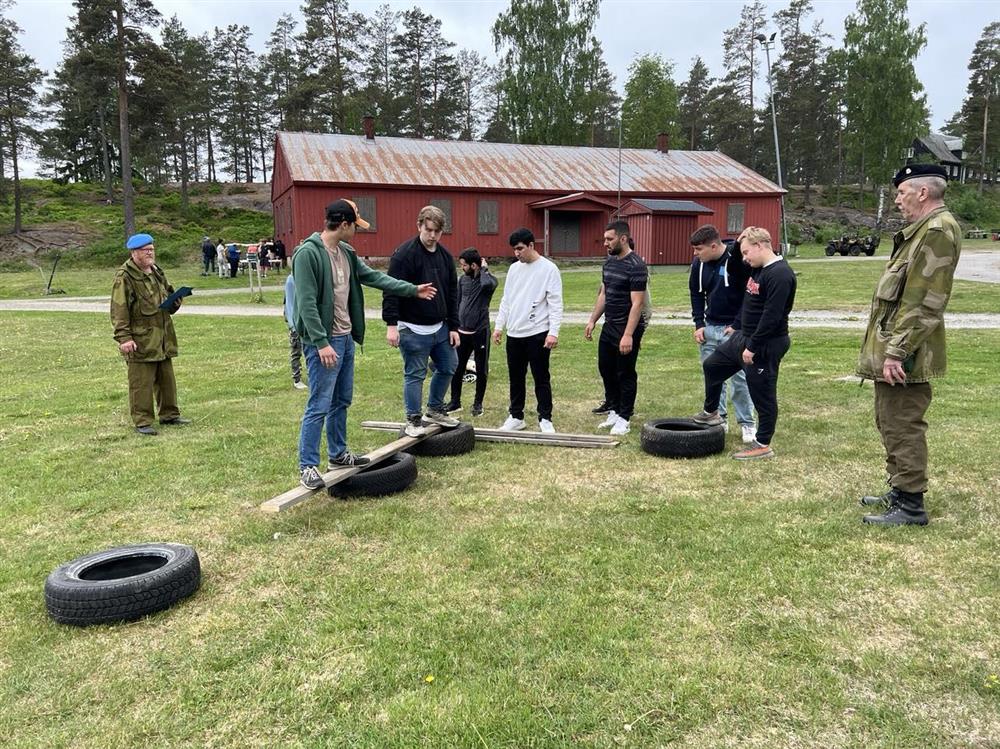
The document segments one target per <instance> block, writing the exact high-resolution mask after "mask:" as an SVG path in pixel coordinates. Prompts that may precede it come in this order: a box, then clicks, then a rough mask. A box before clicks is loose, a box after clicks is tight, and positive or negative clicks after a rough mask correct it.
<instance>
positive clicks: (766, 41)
mask: <svg viewBox="0 0 1000 749" xmlns="http://www.w3.org/2000/svg"><path fill="white" fill-rule="evenodd" d="M777 35H778V32H774V33H773V34H771V37H770V38H768V37H766V36H764V35H763V34H757V36H755V37H754V39H756V40H757V41H758V42H760V46H761V47H763V48H764V54H765V55H766V56H767V86H768V89H770V92H771V97H770V98H771V127H772V129H773V130H774V162H775V165H776V166H777V167H778V187H779V188H780V189H781V190H782V193H781V198H780V200H781V242H780V243H779V246H781V247H782V248H783V249H784V248H789V249H790V245H789V244H788V228H787V227H786V226H785V193H784V189H785V187H784V184H783V183H782V181H781V149H780V148H779V146H778V117H777V115H776V114H775V113H774V80H773V79H772V78H771V50H772V49H773V48H774V37H776V36H777Z"/></svg>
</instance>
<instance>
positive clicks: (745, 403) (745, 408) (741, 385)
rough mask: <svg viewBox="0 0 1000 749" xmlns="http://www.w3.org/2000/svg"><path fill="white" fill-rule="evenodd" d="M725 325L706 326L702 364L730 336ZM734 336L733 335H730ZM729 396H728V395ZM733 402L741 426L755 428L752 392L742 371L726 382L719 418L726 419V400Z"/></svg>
mask: <svg viewBox="0 0 1000 749" xmlns="http://www.w3.org/2000/svg"><path fill="white" fill-rule="evenodd" d="M725 331H726V326H725V325H706V326H705V342H704V343H702V344H701V345H700V352H699V353H700V355H701V362H702V364H704V363H705V359H707V358H708V357H709V356H711V355H712V354H713V353H714V352H715V350H716V349H717V348H719V346H720V345H721V344H722V342H723V341H725V340H726V339H727V338H729V336H727V335H726V334H725ZM730 335H732V333H730ZM726 394H728V396H727V395H726ZM727 399H728V400H730V401H732V404H733V408H734V409H735V410H736V421H737V422H739V423H740V425H741V426H753V401H752V400H750V390H749V389H748V388H747V376H746V374H745V373H744V372H742V371H740V372H738V373H736V374H734V375H733V376H732V377H730V378H729V379H728V380H726V387H725V393H724V394H723V396H722V397H721V398H719V416H721V417H722V418H723V419H725V418H726V400H727Z"/></svg>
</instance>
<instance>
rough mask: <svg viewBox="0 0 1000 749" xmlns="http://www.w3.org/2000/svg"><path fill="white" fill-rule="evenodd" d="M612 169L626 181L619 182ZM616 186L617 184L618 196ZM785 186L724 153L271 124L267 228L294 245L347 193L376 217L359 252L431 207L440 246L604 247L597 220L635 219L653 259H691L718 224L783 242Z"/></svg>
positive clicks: (500, 251)
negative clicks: (525, 241)
mask: <svg viewBox="0 0 1000 749" xmlns="http://www.w3.org/2000/svg"><path fill="white" fill-rule="evenodd" d="M619 175H620V178H619ZM619 183H620V185H621V189H620V192H619ZM781 192H782V191H781V189H780V188H779V187H778V186H777V185H776V184H774V183H773V182H771V181H770V180H768V179H765V178H764V177H762V176H761V175H759V174H757V173H756V172H754V171H752V170H751V169H749V168H747V167H745V166H743V165H742V164H740V163H738V162H736V161H734V160H733V159H731V158H729V157H728V156H726V155H724V154H722V153H720V152H718V151H677V150H671V149H670V148H669V143H668V138H667V136H666V135H661V136H659V137H658V138H657V143H656V148H650V149H634V148H627V149H622V150H621V151H620V152H619V150H618V149H615V148H590V147H575V146H537V145H520V144H511V143H482V142H469V141H444V140H420V139H414V138H389V137H382V136H378V137H376V135H375V130H374V124H373V121H372V120H371V118H365V132H364V133H363V134H362V135H352V134H338V135H328V134H321V133H292V132H279V133H278V134H277V137H276V142H275V148H274V172H273V175H272V183H271V203H272V206H273V211H274V227H275V236H277V237H280V238H281V239H282V240H283V241H284V243H285V245H286V246H287V247H289V248H293V247H295V246H297V245H298V244H299V243H300V242H301V241H302V240H303V239H304V238H305V237H307V236H309V234H311V233H312V232H314V231H318V230H319V229H321V228H322V219H323V211H324V208H325V206H326V205H327V204H328V203H330V202H332V201H333V200H336V199H337V198H341V197H346V198H349V199H351V200H353V201H354V202H355V203H357V205H358V210H359V212H360V214H361V216H362V217H363V218H364V219H365V220H366V221H368V222H369V223H370V224H371V228H370V229H368V230H359V231H358V233H357V235H356V236H355V240H354V247H355V249H357V251H358V254H359V255H362V256H365V257H388V256H389V255H391V254H392V252H393V250H395V249H396V247H398V246H399V245H400V244H401V243H402V242H404V241H405V240H406V239H408V238H410V237H412V236H414V235H415V234H416V231H417V227H416V217H417V213H418V212H419V211H420V209H421V208H422V207H423V206H425V205H436V206H438V207H439V208H441V209H442V210H443V211H444V214H445V216H446V217H447V224H446V226H445V230H444V236H443V237H442V239H441V243H442V244H443V245H444V246H445V247H447V248H448V249H449V250H451V251H452V252H453V253H454V254H456V255H457V254H458V253H459V252H461V251H462V250H463V249H465V248H466V247H475V248H476V249H478V250H479V252H480V253H481V254H483V255H484V256H486V257H506V256H509V255H510V246H509V245H508V243H507V236H508V235H509V234H510V232H511V231H513V230H514V229H516V228H518V227H520V226H526V227H528V228H529V229H531V230H532V232H534V234H535V237H536V238H537V241H536V249H538V250H539V252H541V253H542V254H544V255H547V256H549V257H552V258H588V257H601V256H603V255H604V245H603V234H604V227H605V226H606V225H607V223H608V222H609V221H610V220H612V219H613V218H614V217H616V216H617V215H621V216H622V218H625V219H626V220H627V221H628V222H629V224H630V226H632V229H633V234H634V235H635V238H636V245H637V246H636V250H637V252H639V254H640V255H641V256H642V257H643V258H644V259H645V260H646V261H647V262H648V263H650V264H657V265H665V264H687V263H689V262H690V260H691V248H690V246H689V245H688V237H689V236H690V235H691V232H693V231H694V230H695V229H696V228H697V227H698V226H700V225H702V224H706V223H712V224H715V225H716V226H717V227H718V228H719V231H720V232H721V233H722V234H723V236H732V237H735V236H736V235H738V234H739V233H740V231H742V230H743V228H745V227H746V226H763V227H764V228H766V229H768V230H769V231H770V232H771V236H772V237H774V238H775V242H777V238H778V225H779V221H780V196H781Z"/></svg>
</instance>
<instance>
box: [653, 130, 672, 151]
mask: <svg viewBox="0 0 1000 749" xmlns="http://www.w3.org/2000/svg"><path fill="white" fill-rule="evenodd" d="M656 150H657V151H659V152H660V153H669V152H670V134H669V133H657V134H656Z"/></svg>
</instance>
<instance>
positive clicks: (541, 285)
mask: <svg viewBox="0 0 1000 749" xmlns="http://www.w3.org/2000/svg"><path fill="white" fill-rule="evenodd" d="M508 241H509V242H510V246H511V247H512V248H513V250H514V257H515V258H517V262H516V263H513V264H512V265H511V266H510V269H509V270H508V271H507V282H506V283H505V284H504V289H503V297H501V299H500V310H499V312H497V319H496V323H495V325H494V328H493V342H494V343H495V344H497V345H500V342H501V341H502V340H503V331H504V329H505V328H506V330H507V371H508V374H509V376H510V409H509V410H510V415H509V416H508V417H507V420H506V421H504V423H503V425H502V426H501V427H500V428H501V429H503V430H504V431H508V432H514V431H519V430H521V429H524V427H525V423H524V400H525V394H526V380H527V375H528V368H529V367H530V368H531V378H532V379H533V380H534V381H535V399H536V401H537V402H538V428H539V430H540V431H542V432H548V433H553V432H555V431H556V429H555V427H554V426H553V424H552V378H551V377H550V375H549V357H550V355H551V353H552V349H554V348H555V347H556V346H557V345H558V344H559V327H560V326H561V325H562V314H563V299H562V277H561V276H560V275H559V269H558V268H557V267H556V265H555V263H553V262H552V261H551V260H549V259H548V258H544V257H542V256H541V255H539V254H538V251H537V250H535V235H534V234H532V233H531V231H530V230H528V229H524V228H521V229H516V230H515V231H513V232H512V233H511V235H510V237H509V240H508Z"/></svg>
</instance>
